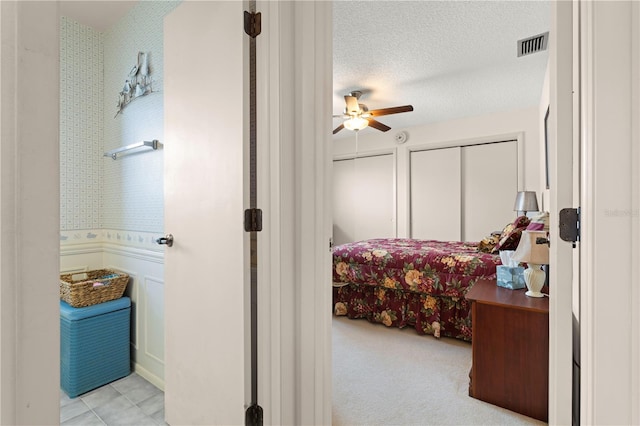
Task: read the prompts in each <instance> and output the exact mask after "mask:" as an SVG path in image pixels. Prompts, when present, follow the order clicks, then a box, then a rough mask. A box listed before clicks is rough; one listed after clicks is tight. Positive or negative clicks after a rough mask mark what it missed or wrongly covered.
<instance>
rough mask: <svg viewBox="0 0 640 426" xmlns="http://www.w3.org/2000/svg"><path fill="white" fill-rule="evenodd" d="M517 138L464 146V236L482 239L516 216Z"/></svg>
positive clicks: (475, 239)
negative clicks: (514, 206)
mask: <svg viewBox="0 0 640 426" xmlns="http://www.w3.org/2000/svg"><path fill="white" fill-rule="evenodd" d="M517 191H518V149H517V143H516V141H509V142H500V143H492V144H485V145H473V146H466V147H464V148H462V204H463V205H462V211H463V215H462V239H463V240H464V241H480V240H481V239H483V238H484V237H486V236H487V235H489V234H490V233H491V232H492V231H500V230H501V229H502V228H503V227H504V225H506V224H507V223H508V222H509V221H512V220H513V218H514V214H515V213H514V211H513V203H514V201H515V199H516V193H517Z"/></svg>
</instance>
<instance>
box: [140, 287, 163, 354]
mask: <svg viewBox="0 0 640 426" xmlns="http://www.w3.org/2000/svg"><path fill="white" fill-rule="evenodd" d="M144 288H145V291H144V293H145V296H146V298H145V305H144V312H145V330H144V336H145V339H146V340H145V342H144V347H145V354H146V355H147V356H149V357H152V358H154V359H156V360H157V361H158V362H160V363H162V364H164V281H163V280H160V279H158V278H151V277H145V279H144Z"/></svg>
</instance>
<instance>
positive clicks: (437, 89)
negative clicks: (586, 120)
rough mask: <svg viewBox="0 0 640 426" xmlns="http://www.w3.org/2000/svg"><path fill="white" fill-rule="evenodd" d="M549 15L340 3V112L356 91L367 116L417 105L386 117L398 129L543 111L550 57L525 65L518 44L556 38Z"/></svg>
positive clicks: (497, 8)
mask: <svg viewBox="0 0 640 426" xmlns="http://www.w3.org/2000/svg"><path fill="white" fill-rule="evenodd" d="M550 13H551V9H550V4H549V2H547V1H533V2H529V1H496V2H493V1H337V2H334V5H333V17H334V31H333V33H334V34H333V43H334V44H333V49H334V51H333V113H334V114H339V113H341V112H342V110H343V108H344V98H343V96H344V95H346V94H347V93H348V92H350V91H352V90H358V89H360V90H363V92H364V94H363V95H362V97H361V98H360V103H364V104H366V105H367V106H368V107H369V109H377V108H385V107H391V106H398V105H406V104H411V105H413V107H414V111H413V112H408V113H404V114H398V115H390V116H385V117H380V121H381V122H383V123H385V124H387V125H389V126H391V127H392V128H394V129H399V128H405V127H412V126H416V125H422V124H427V123H432V122H439V121H445V120H452V119H456V118H461V117H468V116H475V115H482V114H487V113H492V112H499V111H507V110H514V109H520V108H527V107H531V106H537V105H538V103H539V100H540V94H541V91H542V84H543V80H544V74H545V70H546V65H547V58H548V51H544V52H538V53H535V54H532V55H530V56H525V57H520V58H518V57H517V40H519V39H522V38H526V37H530V36H534V35H538V34H541V33H543V32H546V31H549V25H550ZM340 123H341V120H340V119H339V118H335V119H334V123H333V124H334V127H335V126H337V125H338V124H340ZM362 132H377V130H374V129H370V128H367V129H364V130H362ZM349 133H351V132H350V131H348V130H343V131H341V132H339V133H338V134H337V135H336V136H335V137H345V136H349Z"/></svg>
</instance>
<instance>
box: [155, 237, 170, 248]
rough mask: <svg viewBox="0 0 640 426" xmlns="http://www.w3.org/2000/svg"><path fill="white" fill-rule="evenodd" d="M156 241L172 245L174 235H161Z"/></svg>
mask: <svg viewBox="0 0 640 426" xmlns="http://www.w3.org/2000/svg"><path fill="white" fill-rule="evenodd" d="M156 243H158V244H166V245H167V246H169V247H171V246H172V245H173V235H171V234H167V235H165V236H164V237H160V238H158V239H157V240H156Z"/></svg>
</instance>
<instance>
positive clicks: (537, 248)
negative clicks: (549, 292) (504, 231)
mask: <svg viewBox="0 0 640 426" xmlns="http://www.w3.org/2000/svg"><path fill="white" fill-rule="evenodd" d="M538 239H540V240H541V242H537V241H536V240H538ZM542 241H543V242H542ZM512 259H513V260H516V261H518V262H523V263H526V264H527V269H525V271H524V283H525V284H526V285H527V289H528V291H527V292H526V293H525V294H526V295H527V296H529V297H544V294H542V293H541V292H540V290H542V286H544V281H545V276H546V273H545V272H544V271H543V270H542V269H541V268H540V266H541V265H548V264H549V246H548V245H547V233H546V232H544V231H522V237H520V243H519V244H518V248H516V252H515V253H514V254H513V257H512Z"/></svg>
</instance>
